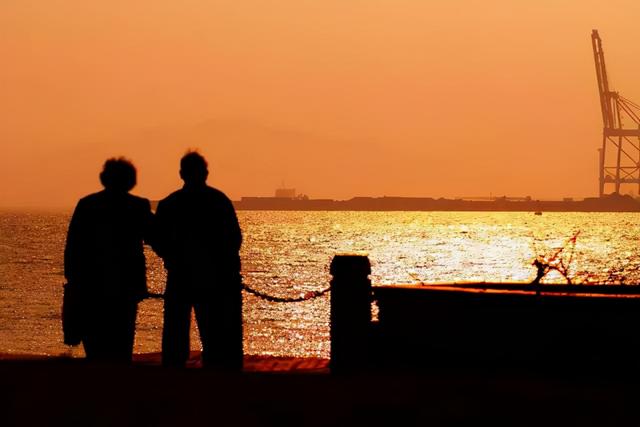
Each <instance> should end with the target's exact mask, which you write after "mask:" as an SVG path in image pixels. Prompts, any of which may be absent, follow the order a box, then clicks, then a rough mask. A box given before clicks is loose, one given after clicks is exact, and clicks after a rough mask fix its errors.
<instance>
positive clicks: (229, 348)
mask: <svg viewBox="0 0 640 427" xmlns="http://www.w3.org/2000/svg"><path fill="white" fill-rule="evenodd" d="M208 175H209V171H208V167H207V161H206V160H205V159H204V157H202V156H201V155H200V154H199V153H197V152H193V151H192V152H188V153H187V154H186V155H185V156H184V157H183V158H182V159H181V161H180V177H181V178H182V180H183V181H184V186H183V187H182V189H180V190H178V191H176V192H174V193H172V194H171V195H169V196H168V197H167V198H165V199H164V200H162V201H160V203H159V204H158V208H157V210H156V218H155V219H156V232H155V244H154V249H155V250H156V252H157V253H158V255H160V256H161V257H162V259H163V260H164V265H165V267H166V269H167V287H166V291H165V298H164V330H163V334H162V362H163V365H165V366H184V364H185V362H186V361H187V359H188V357H189V351H190V344H189V330H190V323H191V309H192V308H193V309H194V311H195V315H196V321H197V323H198V329H199V332H200V339H201V341H202V361H203V365H204V366H205V367H214V368H219V369H225V370H230V371H239V370H241V369H242V294H241V290H242V289H241V279H240V255H239V251H240V245H241V243H242V234H241V232H240V226H239V224H238V219H237V217H236V213H235V210H234V208H233V205H232V203H231V201H230V200H229V198H227V196H225V195H224V193H222V192H221V191H219V190H217V189H215V188H212V187H209V186H208V185H207V183H206V180H207V177H208Z"/></svg>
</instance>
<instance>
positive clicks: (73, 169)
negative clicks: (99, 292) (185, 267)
mask: <svg viewBox="0 0 640 427" xmlns="http://www.w3.org/2000/svg"><path fill="white" fill-rule="evenodd" d="M638 17H640V1H638V0H628V1H623V0H618V1H616V0H612V1H602V0H600V1H590V0H536V1H525V0H522V1H514V0H482V1H480V0H479V1H472V0H446V1H445V0H442V1H428V0H359V1H356V0H280V1H275V0H274V1H269V0H253V1H246V0H230V1H215V0H201V1H200V0H180V1H175V0H171V1H170V0H137V1H136V0H126V1H114V0H110V1H104V2H87V1H86V0H66V1H65V0H39V1H31V0H5V1H2V2H0V55H1V56H0V57H1V58H2V67H0V89H1V92H0V144H2V156H0V206H72V205H73V204H74V203H75V201H76V200H77V199H78V198H79V197H81V196H82V195H84V194H87V193H89V192H92V191H96V190H98V189H99V188H100V186H99V182H98V178H97V176H98V172H99V170H100V167H101V165H102V163H103V162H104V160H105V159H106V158H107V157H110V156H118V155H124V156H127V157H129V158H131V159H132V160H133V161H134V163H135V164H136V166H137V167H138V172H139V185H138V187H136V188H135V190H134V193H137V194H140V195H144V196H147V197H150V198H160V197H163V196H165V195H166V194H167V193H168V192H170V191H172V190H174V189H175V188H177V187H178V186H179V185H180V181H179V178H178V174H177V169H178V160H179V158H180V156H181V154H183V153H184V151H185V150H186V149H187V148H188V147H198V148H200V150H201V151H202V152H203V153H204V154H205V155H206V156H207V157H208V159H209V161H210V164H211V167H212V177H211V179H210V183H211V184H213V185H214V186H217V187H219V188H220V189H222V190H223V191H225V192H227V193H228V194H229V195H230V196H231V197H232V198H234V199H235V198H239V197H241V196H243V195H271V194H272V193H273V191H274V189H275V188H276V187H277V186H279V185H280V184H281V183H282V181H284V182H285V183H286V184H287V185H288V186H292V187H295V188H297V189H299V190H300V191H302V192H304V193H307V194H309V195H310V196H311V197H317V198H320V197H331V198H339V199H343V198H350V197H352V196H356V195H372V196H381V195H404V196H434V197H439V196H445V197H452V196H476V195H477V196H488V195H489V194H490V193H491V194H493V195H502V194H507V195H531V196H533V197H539V198H558V197H563V196H574V197H583V196H591V195H595V194H596V193H597V177H598V170H597V162H598V158H597V148H598V147H599V145H600V143H601V128H602V124H601V116H600V112H599V102H598V95H597V90H596V83H595V72H594V65H593V56H592V52H591V40H590V33H591V30H592V29H593V28H597V29H599V30H600V34H601V36H602V38H603V42H604V48H605V54H606V59H607V66H608V69H609V73H610V80H611V84H612V86H613V88H614V89H616V90H619V91H620V92H621V93H623V94H624V95H625V96H626V97H627V98H630V99H632V100H635V101H636V102H638V101H640V25H638Z"/></svg>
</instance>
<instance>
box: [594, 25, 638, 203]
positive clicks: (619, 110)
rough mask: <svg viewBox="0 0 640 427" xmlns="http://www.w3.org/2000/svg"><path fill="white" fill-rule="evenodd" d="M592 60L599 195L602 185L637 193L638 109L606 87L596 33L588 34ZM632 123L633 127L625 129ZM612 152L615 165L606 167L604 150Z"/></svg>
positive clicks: (602, 55) (618, 190) (606, 80)
mask: <svg viewBox="0 0 640 427" xmlns="http://www.w3.org/2000/svg"><path fill="white" fill-rule="evenodd" d="M591 45H592V47H593V59H594V62H595V66H596V79H597V82H598V95H599V97H600V109H601V111H602V125H603V131H602V148H600V149H599V151H600V179H599V181H600V182H599V184H600V185H599V187H600V188H599V194H600V197H602V196H603V195H604V189H605V184H607V183H612V184H614V185H615V192H616V193H620V185H621V184H638V193H639V194H640V106H638V105H637V104H635V103H634V102H632V101H629V100H628V99H625V98H624V97H622V96H620V94H619V93H618V92H615V91H612V90H611V89H610V88H609V77H608V76H607V67H606V64H605V60H604V50H603V49H602V39H601V38H600V35H599V34H598V30H593V31H592V32H591ZM626 123H629V124H632V125H633V126H634V127H633V128H628V127H625V124H626ZM611 149H613V150H614V151H615V153H613V154H615V165H612V166H607V164H606V160H607V158H608V157H609V156H608V155H607V154H608V151H611Z"/></svg>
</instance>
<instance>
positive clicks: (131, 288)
mask: <svg viewBox="0 0 640 427" xmlns="http://www.w3.org/2000/svg"><path fill="white" fill-rule="evenodd" d="M100 181H101V182H102V185H103V186H104V190H102V191H100V192H98V193H94V194H90V195H88V196H86V197H84V198H82V199H80V201H79V202H78V204H77V206H76V208H75V211H74V212H73V216H72V218H71V222H70V224H69V231H68V234H67V243H66V248H65V252H64V274H65V277H66V279H67V281H68V285H67V286H72V287H73V288H74V291H75V292H74V295H76V296H77V298H76V301H77V304H78V305H80V306H81V311H80V313H81V314H80V315H79V322H78V324H79V328H78V331H79V338H80V339H81V341H82V343H83V346H84V349H85V353H86V355H87V358H88V359H90V360H99V361H109V362H124V363H128V362H130V361H131V357H132V354H133V342H134V333H135V323H136V314H137V308H138V302H140V301H141V300H142V299H143V298H144V297H145V296H146V295H147V284H146V267H145V257H144V252H143V242H144V240H145V239H148V237H149V233H150V231H151V226H152V213H151V207H150V203H149V200H147V199H144V198H141V197H137V196H133V195H131V194H129V191H130V190H131V189H132V188H133V187H134V186H135V185H136V169H135V167H134V166H133V164H132V163H131V162H130V161H128V160H126V159H124V158H112V159H109V160H107V161H106V162H105V163H104V167H103V169H102V172H101V173H100ZM65 292H66V291H65Z"/></svg>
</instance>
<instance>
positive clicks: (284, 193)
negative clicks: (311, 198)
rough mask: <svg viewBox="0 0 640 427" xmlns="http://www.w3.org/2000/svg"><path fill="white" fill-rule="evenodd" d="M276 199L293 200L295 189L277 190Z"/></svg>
mask: <svg viewBox="0 0 640 427" xmlns="http://www.w3.org/2000/svg"><path fill="white" fill-rule="evenodd" d="M276 197H277V198H279V199H295V198H296V189H295V188H277V189H276Z"/></svg>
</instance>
